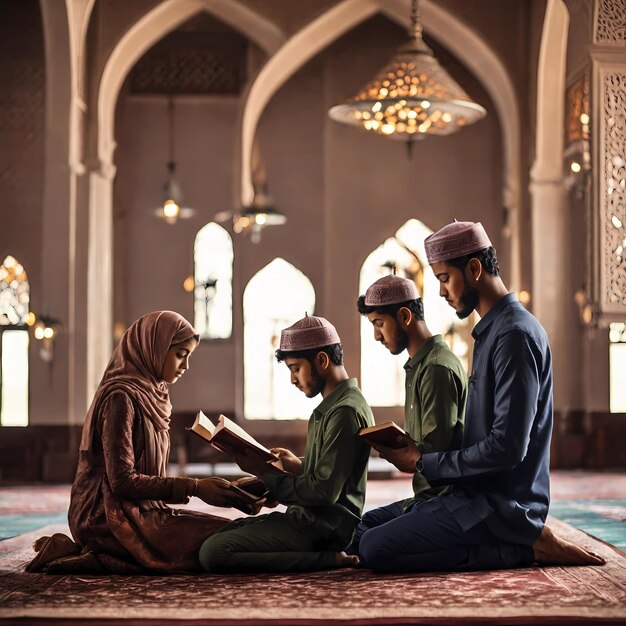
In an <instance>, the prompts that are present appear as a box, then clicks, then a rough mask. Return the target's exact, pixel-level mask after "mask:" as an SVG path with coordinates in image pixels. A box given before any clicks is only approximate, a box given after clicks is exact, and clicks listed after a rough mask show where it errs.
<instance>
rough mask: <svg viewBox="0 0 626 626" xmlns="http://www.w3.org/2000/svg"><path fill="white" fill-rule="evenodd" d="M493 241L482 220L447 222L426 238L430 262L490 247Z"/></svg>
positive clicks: (425, 243) (454, 257)
mask: <svg viewBox="0 0 626 626" xmlns="http://www.w3.org/2000/svg"><path fill="white" fill-rule="evenodd" d="M490 246H491V241H490V240H489V237H488V236H487V233H486V232H485V229H484V228H483V225H482V224H481V223H480V222H457V221H456V220H455V221H454V222H452V223H451V224H447V225H446V226H444V227H443V228H441V229H440V230H438V231H437V232H436V233H433V234H432V235H429V236H428V237H426V239H425V240H424V247H425V248H426V256H427V257H428V262H429V263H430V264H431V265H432V264H433V263H439V262H440V261H448V260H450V259H456V258H458V257H461V256H466V255H468V254H471V253H472V252H478V251H479V250H483V249H484V248H489V247H490Z"/></svg>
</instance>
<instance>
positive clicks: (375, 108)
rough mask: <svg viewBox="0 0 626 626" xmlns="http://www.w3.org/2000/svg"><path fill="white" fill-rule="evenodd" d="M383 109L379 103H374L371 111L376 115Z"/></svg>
mask: <svg viewBox="0 0 626 626" xmlns="http://www.w3.org/2000/svg"><path fill="white" fill-rule="evenodd" d="M382 108H383V105H382V103H381V102H374V106H372V111H374V113H378V111H380V110H381V109H382Z"/></svg>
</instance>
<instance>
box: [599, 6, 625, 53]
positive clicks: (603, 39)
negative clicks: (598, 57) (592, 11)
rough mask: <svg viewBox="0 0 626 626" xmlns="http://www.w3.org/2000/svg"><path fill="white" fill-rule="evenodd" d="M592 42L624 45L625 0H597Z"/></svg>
mask: <svg viewBox="0 0 626 626" xmlns="http://www.w3.org/2000/svg"><path fill="white" fill-rule="evenodd" d="M594 35H595V36H594V43H597V44H601V45H611V46H616V45H617V46H625V47H626V0H598V2H597V18H596V27H595V33H594Z"/></svg>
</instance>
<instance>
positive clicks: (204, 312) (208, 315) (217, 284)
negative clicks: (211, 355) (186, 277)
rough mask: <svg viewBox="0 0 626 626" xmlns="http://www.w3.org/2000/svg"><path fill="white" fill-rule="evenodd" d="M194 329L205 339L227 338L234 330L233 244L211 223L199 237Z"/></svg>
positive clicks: (196, 245) (216, 225)
mask: <svg viewBox="0 0 626 626" xmlns="http://www.w3.org/2000/svg"><path fill="white" fill-rule="evenodd" d="M193 258H194V307H193V309H194V327H195V328H196V330H197V331H198V332H199V333H200V336H201V337H202V338H203V339H226V338H228V337H230V336H231V334H232V330H233V242H232V239H231V237H230V235H229V234H228V232H227V231H226V230H225V229H224V228H222V227H221V226H219V225H218V224H215V223H213V222H211V223H210V224H207V225H206V226H204V227H203V228H201V229H200V231H199V232H198V234H197V235H196V241H195V244H194V249H193Z"/></svg>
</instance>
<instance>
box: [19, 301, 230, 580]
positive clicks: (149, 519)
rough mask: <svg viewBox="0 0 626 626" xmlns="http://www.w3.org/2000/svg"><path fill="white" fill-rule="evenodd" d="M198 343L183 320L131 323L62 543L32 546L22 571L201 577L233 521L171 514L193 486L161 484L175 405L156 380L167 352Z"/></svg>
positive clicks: (159, 315) (85, 441)
mask: <svg viewBox="0 0 626 626" xmlns="http://www.w3.org/2000/svg"><path fill="white" fill-rule="evenodd" d="M192 337H196V338H197V335H196V333H195V331H194V329H193V327H192V326H191V325H190V324H189V323H188V322H187V321H186V320H185V319H184V318H182V317H181V316H180V315H178V314H177V313H173V312H171V311H160V312H156V313H151V314H149V315H146V316H144V317H142V318H140V319H139V320H137V322H135V323H134V324H133V325H132V326H131V327H130V328H129V329H128V330H127V331H126V333H125V334H124V337H123V338H122V340H121V341H120V344H119V345H118V346H117V348H116V349H115V351H114V352H113V356H112V357H111V361H110V362H109V365H108V367H107V369H106V371H105V374H104V376H103V378H102V381H101V383H100V386H99V387H98V390H97V391H96V394H95V396H94V400H93V402H92V405H91V407H90V410H89V413H88V415H87V419H86V420H85V425H84V427H83V436H82V440H81V449H80V454H79V460H78V469H77V471H76V478H75V480H74V484H73V485H72V493H71V499H70V508H69V513H68V520H69V525H70V530H71V532H72V535H73V537H74V540H75V542H76V543H74V542H72V541H71V540H70V538H69V537H67V536H65V535H60V534H57V535H53V536H52V537H46V538H42V539H40V540H38V541H37V542H36V543H35V549H36V550H38V554H37V556H36V557H35V559H33V561H31V563H30V564H29V565H28V567H27V570H28V571H47V572H49V573H59V572H112V573H138V572H150V571H157V572H179V571H193V570H200V569H201V568H200V564H199V562H198V550H199V548H200V545H201V544H202V542H203V541H204V540H205V539H206V538H207V537H208V536H210V535H212V534H213V533H214V532H215V531H217V530H218V529H220V528H222V526H224V525H225V524H226V523H228V521H229V520H227V519H224V518H220V517H216V516H213V515H209V514H206V513H200V512H194V511H186V510H181V509H172V508H170V507H168V506H167V504H166V503H172V504H176V503H186V502H187V501H188V500H189V497H190V495H191V494H192V493H193V489H194V487H195V480H194V479H191V478H167V477H166V475H165V468H166V464H167V459H168V457H169V449H170V438H169V418H170V413H171V404H170V403H169V394H168V389H167V385H166V384H165V383H164V382H163V381H161V380H160V372H161V370H162V367H163V361H164V359H165V355H166V354H167V350H168V349H169V347H170V346H171V345H174V344H178V343H183V342H185V341H187V340H189V339H190V338H192Z"/></svg>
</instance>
